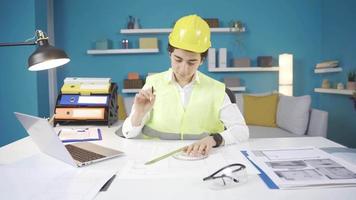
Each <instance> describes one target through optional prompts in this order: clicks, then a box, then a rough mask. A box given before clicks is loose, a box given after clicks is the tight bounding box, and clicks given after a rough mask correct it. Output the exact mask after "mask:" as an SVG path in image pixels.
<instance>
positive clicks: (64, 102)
mask: <svg viewBox="0 0 356 200" xmlns="http://www.w3.org/2000/svg"><path fill="white" fill-rule="evenodd" d="M80 97H81V95H77V94H73V95H70V94H63V95H61V97H60V100H59V105H61V106H106V105H107V104H108V99H109V98H108V96H106V95H95V96H93V97H106V102H105V103H97V102H88V103H80V102H79V98H80Z"/></svg>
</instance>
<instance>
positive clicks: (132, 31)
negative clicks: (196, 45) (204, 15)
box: [120, 28, 244, 34]
mask: <svg viewBox="0 0 356 200" xmlns="http://www.w3.org/2000/svg"><path fill="white" fill-rule="evenodd" d="M210 31H211V32H212V33H237V32H244V31H239V30H238V29H236V28H210ZM170 32H172V29H171V28H140V29H121V30H120V33H122V34H150V33H152V34H154V33H170Z"/></svg>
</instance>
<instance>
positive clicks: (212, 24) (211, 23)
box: [204, 18, 219, 28]
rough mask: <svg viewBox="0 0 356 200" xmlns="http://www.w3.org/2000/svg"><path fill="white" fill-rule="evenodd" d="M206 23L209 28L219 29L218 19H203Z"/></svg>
mask: <svg viewBox="0 0 356 200" xmlns="http://www.w3.org/2000/svg"><path fill="white" fill-rule="evenodd" d="M204 20H205V21H206V23H208V25H209V27H210V28H217V27H219V19H218V18H204Z"/></svg>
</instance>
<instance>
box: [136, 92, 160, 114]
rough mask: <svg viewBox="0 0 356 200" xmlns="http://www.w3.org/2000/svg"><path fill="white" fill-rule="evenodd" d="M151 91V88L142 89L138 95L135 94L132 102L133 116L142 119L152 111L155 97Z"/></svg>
mask: <svg viewBox="0 0 356 200" xmlns="http://www.w3.org/2000/svg"><path fill="white" fill-rule="evenodd" d="M152 91H153V89H152V88H149V89H145V90H143V89H142V90H140V92H139V93H137V94H136V96H135V100H134V109H135V114H137V115H139V116H142V117H143V116H144V115H146V113H147V112H149V111H150V110H151V109H152V107H153V104H154V101H155V95H154V94H153V92H152Z"/></svg>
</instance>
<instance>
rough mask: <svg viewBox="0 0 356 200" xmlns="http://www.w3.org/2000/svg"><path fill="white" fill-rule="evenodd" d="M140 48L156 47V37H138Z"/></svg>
mask: <svg viewBox="0 0 356 200" xmlns="http://www.w3.org/2000/svg"><path fill="white" fill-rule="evenodd" d="M139 48H140V49H158V39H157V38H140V39H139Z"/></svg>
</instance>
